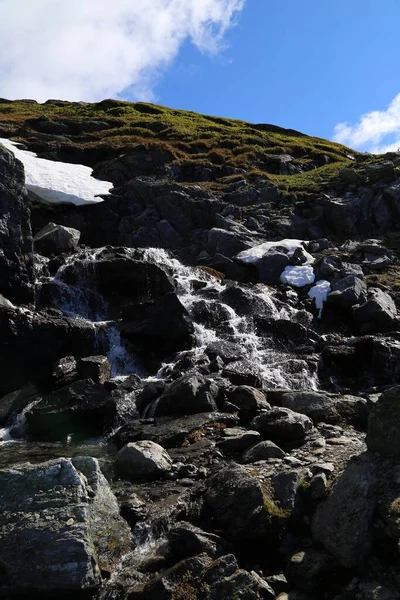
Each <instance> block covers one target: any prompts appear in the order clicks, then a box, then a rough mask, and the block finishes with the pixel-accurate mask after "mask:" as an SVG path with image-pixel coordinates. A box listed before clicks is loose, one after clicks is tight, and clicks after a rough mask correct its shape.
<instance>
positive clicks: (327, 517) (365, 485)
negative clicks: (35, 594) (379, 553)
mask: <svg viewBox="0 0 400 600" xmlns="http://www.w3.org/2000/svg"><path fill="white" fill-rule="evenodd" d="M377 484H378V479H377V469H376V467H375V465H374V463H373V462H372V460H371V458H370V457H369V456H368V455H365V456H363V457H360V458H358V459H357V460H354V461H353V462H350V463H349V464H348V465H347V467H346V469H345V471H344V472H343V473H342V475H341V476H340V478H339V479H338V480H337V482H336V484H335V486H334V487H333V490H332V491H331V493H330V495H329V496H328V498H327V499H326V500H325V501H324V502H322V503H321V504H319V506H318V508H317V510H316V513H315V515H314V518H313V521H312V533H313V537H314V540H315V541H317V542H319V543H321V544H322V545H323V546H324V548H325V549H326V550H328V552H330V553H331V554H333V556H334V557H335V558H336V559H337V560H338V561H339V563H340V564H341V565H342V566H343V567H345V568H352V567H356V566H357V565H359V564H360V563H361V562H362V560H363V559H364V558H365V557H366V556H368V555H369V554H370V552H371V549H372V531H371V520H372V516H373V512H374V508H375V504H376V501H377Z"/></svg>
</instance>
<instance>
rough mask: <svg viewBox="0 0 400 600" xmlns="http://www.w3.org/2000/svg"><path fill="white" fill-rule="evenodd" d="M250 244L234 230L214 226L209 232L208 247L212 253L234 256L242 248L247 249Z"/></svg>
mask: <svg viewBox="0 0 400 600" xmlns="http://www.w3.org/2000/svg"><path fill="white" fill-rule="evenodd" d="M248 247H249V244H247V243H246V242H244V241H242V240H241V239H240V237H239V236H238V235H237V234H236V233H235V232H233V231H226V230H225V229H218V228H217V227H214V228H212V229H210V231H209V232H208V248H209V251H210V254H222V255H223V256H226V257H228V258H232V257H233V256H235V255H236V254H238V253H239V252H241V251H242V250H246V249H247V248H248Z"/></svg>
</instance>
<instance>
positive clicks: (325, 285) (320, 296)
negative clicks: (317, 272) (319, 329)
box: [308, 279, 331, 319]
mask: <svg viewBox="0 0 400 600" xmlns="http://www.w3.org/2000/svg"><path fill="white" fill-rule="evenodd" d="M330 291H331V284H330V283H329V281H326V280H325V279H320V281H317V283H316V284H315V285H314V287H312V288H311V290H310V291H309V292H308V295H309V296H310V298H314V300H315V306H316V307H317V309H318V310H319V314H318V318H319V319H320V318H321V316H322V309H323V306H324V302H325V301H326V299H327V297H328V294H329V292H330Z"/></svg>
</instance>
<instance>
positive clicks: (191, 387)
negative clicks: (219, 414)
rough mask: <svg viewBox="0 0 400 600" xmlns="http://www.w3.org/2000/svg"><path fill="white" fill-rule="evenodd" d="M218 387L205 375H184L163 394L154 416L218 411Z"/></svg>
mask: <svg viewBox="0 0 400 600" xmlns="http://www.w3.org/2000/svg"><path fill="white" fill-rule="evenodd" d="M217 395H218V386H217V385H216V384H215V383H214V382H213V381H212V380H209V379H206V378H205V377H204V376H203V375H195V374H194V375H184V376H183V377H181V378H180V379H178V380H177V381H174V382H173V383H172V384H171V385H170V386H169V387H168V389H167V390H166V391H165V392H164V393H163V394H162V396H161V397H160V399H159V401H158V402H157V405H156V407H155V411H154V416H156V417H161V416H163V415H170V416H172V415H193V414H196V413H201V412H209V411H210V410H211V411H213V410H216V408H217V405H216V398H217Z"/></svg>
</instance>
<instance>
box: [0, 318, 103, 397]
mask: <svg viewBox="0 0 400 600" xmlns="http://www.w3.org/2000/svg"><path fill="white" fill-rule="evenodd" d="M0 329H1V331H2V336H1V338H0V358H1V360H0V393H3V394H4V393H7V392H9V391H12V390H15V389H17V388H18V387H20V386H21V385H22V384H24V383H25V382H27V381H36V382H37V381H41V380H46V379H48V378H51V374H52V371H53V365H54V362H55V360H57V358H62V357H65V356H67V355H68V354H71V355H74V356H75V357H79V356H90V355H92V354H94V353H95V349H96V347H97V346H98V339H97V336H96V330H95V328H94V327H93V325H92V323H89V322H87V321H84V320H81V319H72V318H69V317H66V316H65V315H63V314H62V313H60V312H59V311H41V312H30V311H19V310H16V309H2V308H1V307H0ZM38 348H40V352H38Z"/></svg>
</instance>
